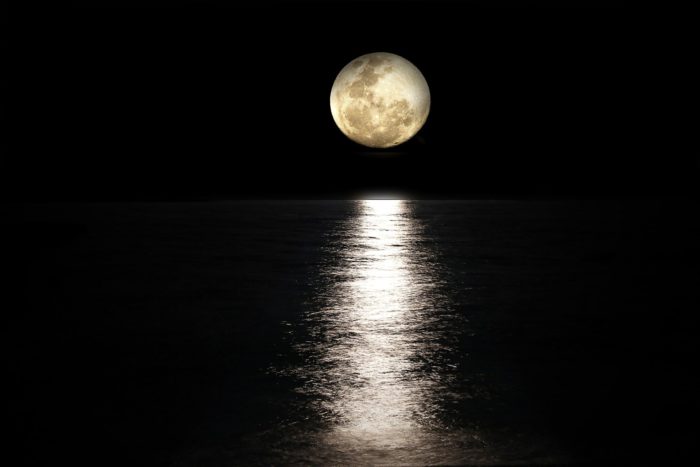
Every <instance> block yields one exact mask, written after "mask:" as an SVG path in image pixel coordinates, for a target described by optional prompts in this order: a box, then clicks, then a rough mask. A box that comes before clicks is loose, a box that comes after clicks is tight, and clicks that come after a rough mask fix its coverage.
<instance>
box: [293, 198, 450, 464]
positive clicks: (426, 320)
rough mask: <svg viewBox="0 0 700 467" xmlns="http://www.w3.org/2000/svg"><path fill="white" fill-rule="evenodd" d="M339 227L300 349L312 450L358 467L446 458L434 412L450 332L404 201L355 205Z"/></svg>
mask: <svg viewBox="0 0 700 467" xmlns="http://www.w3.org/2000/svg"><path fill="white" fill-rule="evenodd" d="M346 222H348V223H349V225H340V228H339V229H338V231H336V232H333V233H332V234H331V236H332V237H335V238H331V239H330V240H331V242H330V246H329V247H328V248H329V251H328V253H329V255H330V256H331V257H332V260H330V261H327V262H326V263H324V264H325V265H324V267H323V269H322V271H321V287H320V289H319V292H318V296H317V297H316V301H317V305H318V306H317V308H316V309H315V310H314V311H311V312H309V313H308V315H307V318H306V321H307V323H306V325H307V326H308V328H309V329H310V338H309V340H308V341H307V342H305V343H304V344H303V345H301V346H300V348H299V350H300V352H301V353H302V354H303V355H304V356H305V361H306V363H305V365H303V366H302V368H299V372H298V374H299V375H300V376H301V378H302V379H303V380H304V382H303V385H302V387H300V388H299V391H300V392H302V393H304V394H307V395H309V396H311V398H312V400H313V401H314V402H313V404H314V409H315V411H316V412H317V414H318V415H320V417H322V419H323V422H324V424H325V427H324V429H322V430H321V431H322V432H323V435H322V436H321V440H320V442H321V445H322V446H323V447H325V448H326V449H330V450H331V451H332V452H335V453H342V454H345V455H347V456H349V458H350V459H353V460H354V461H356V462H360V463H363V462H370V463H372V462H388V463H396V462H410V461H420V462H445V461H450V460H454V459H451V458H450V453H449V452H446V451H445V449H448V446H447V443H449V440H448V439H447V438H446V437H445V436H444V431H445V430H447V429H448V428H449V427H448V426H446V423H445V421H444V420H443V417H441V413H442V412H443V409H444V407H445V406H446V405H448V404H449V402H450V400H449V399H450V397H452V396H451V393H450V391H449V385H450V383H451V379H452V378H453V377H454V372H453V371H451V370H452V369H453V368H454V367H455V365H454V364H453V363H451V360H450V357H451V353H452V352H453V349H452V348H451V343H452V342H453V341H454V339H455V338H456V335H455V333H456V331H455V329H457V328H456V327H455V326H452V325H451V324H452V321H453V320H454V319H455V318H454V317H453V316H452V315H450V303H449V299H448V297H447V295H446V294H445V293H444V291H443V290H441V279H440V271H439V267H438V263H437V261H436V253H437V252H435V251H433V250H432V247H431V245H429V244H428V243H427V242H426V241H425V239H424V238H423V232H422V226H421V224H420V223H419V222H418V220H416V219H415V218H414V217H413V213H412V210H411V205H410V203H407V202H404V201H399V200H366V201H361V202H358V205H357V215H356V216H354V217H352V218H351V219H349V220H347V221H346ZM446 455H447V457H446ZM407 456H408V457H407Z"/></svg>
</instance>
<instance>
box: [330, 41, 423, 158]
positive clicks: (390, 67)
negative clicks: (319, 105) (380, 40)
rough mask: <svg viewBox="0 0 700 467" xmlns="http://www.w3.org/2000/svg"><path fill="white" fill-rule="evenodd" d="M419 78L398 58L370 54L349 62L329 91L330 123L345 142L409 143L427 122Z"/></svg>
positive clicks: (374, 145) (373, 145) (380, 145)
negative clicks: (338, 131) (337, 129)
mask: <svg viewBox="0 0 700 467" xmlns="http://www.w3.org/2000/svg"><path fill="white" fill-rule="evenodd" d="M429 112H430V89H429V88H428V83H427V82H426V81H425V78H424V77H423V74H422V73H421V72H420V70H418V68H416V66H415V65H413V64H412V63H411V62H409V61H408V60H406V59H405V58H403V57H400V56H398V55H395V54H392V53H387V52H375V53H371V54H367V55H362V56H361V57H358V58H356V59H355V60H353V61H351V62H350V63H348V64H347V65H346V66H345V67H344V68H343V69H342V70H340V73H338V76H337V77H336V79H335V82H334V83H333V88H332V89H331V113H332V114H333V120H335V123H336V125H338V128H340V131H342V132H343V133H344V134H345V135H346V136H347V137H348V138H350V139H351V140H353V141H355V142H356V143H360V144H362V145H364V146H369V147H371V148H389V147H392V146H396V145H398V144H401V143H404V142H406V141H408V140H409V139H411V138H412V137H413V136H414V135H415V134H416V133H418V130H420V129H421V127H422V126H423V124H424V123H425V121H426V120H427V118H428V113H429Z"/></svg>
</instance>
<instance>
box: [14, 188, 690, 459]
mask: <svg viewBox="0 0 700 467" xmlns="http://www.w3.org/2000/svg"><path fill="white" fill-rule="evenodd" d="M25 214H26V216H25V222H24V223H23V224H22V237H23V244H24V245H28V246H29V248H28V249H27V251H26V252H25V253H26V255H27V256H26V257H27V258H28V260H27V261H26V269H27V270H26V273H25V274H26V276H25V278H26V282H25V284H26V289H27V290H26V292H27V294H26V297H27V298H26V301H27V303H28V304H29V308H28V309H29V310H30V311H29V313H27V314H25V315H23V317H22V318H21V319H20V320H19V322H18V323H17V324H18V329H20V330H25V331H28V334H29V335H30V337H29V338H28V339H26V340H23V341H22V343H20V344H19V345H18V347H17V348H16V351H17V352H18V353H20V354H22V355H25V356H28V358H27V359H26V363H25V364H23V365H20V366H18V368H19V369H20V375H21V378H22V380H23V381H24V382H25V383H26V387H25V390H24V391H23V393H22V396H21V397H20V401H19V402H18V403H19V404H20V406H21V407H22V409H21V410H18V415H19V417H18V422H17V423H18V427H19V429H20V430H21V432H22V433H23V434H25V435H26V437H27V439H30V440H31V441H30V442H28V443H27V445H26V446H25V452H26V457H27V459H28V460H43V459H45V458H51V459H54V458H70V459H72V460H73V462H75V463H93V462H94V463H95V465H97V464H104V463H111V462H114V463H126V462H128V463H130V464H132V465H133V464H143V465H173V466H192V465H203V466H209V465H212V466H223V465H227V466H228V465H250V464H261V465H284V464H305V465H308V464H315V465H327V464H331V465H341V464H342V465H346V464H355V465H434V464H441V465H445V464H449V465H500V464H569V463H574V464H576V463H588V462H590V463H597V462H600V461H610V460H612V461H615V462H623V463H624V462H627V461H630V460H631V459H632V460H634V459H642V458H652V459H657V460H666V461H668V460H671V459H674V458H676V457H677V456H678V455H680V454H682V453H685V452H687V451H688V450H689V449H690V446H691V445H692V439H694V437H695V436H696V435H697V429H695V428H688V426H689V425H690V424H687V423H686V422H688V421H690V420H693V419H694V418H695V416H696V415H697V403H696V402H695V389H696V387H695V385H694V383H693V381H692V378H691V377H690V376H689V371H690V370H689V368H690V365H691V361H692V358H691V356H693V355H695V354H696V350H697V344H696V343H695V334H694V333H695V331H696V329H697V327H696V326H695V325H694V322H692V321H689V320H688V319H687V318H688V316H690V315H691V314H692V313H691V311H690V310H691V309H692V308H693V304H694V303H695V302H694V294H693V292H692V291H693V290H694V286H695V285H696V276H694V275H693V274H690V273H689V271H692V265H693V264H694V262H693V260H692V259H691V258H692V255H687V256H684V254H688V253H689V252H688V251H687V250H685V248H686V247H687V245H690V244H691V243H692V242H690V241H688V240H689V238H690V233H689V232H686V231H684V230H683V229H680V228H673V225H670V224H668V219H666V218H665V217H664V211H663V206H661V205H659V204H658V203H655V202H652V201H636V202H626V203H623V202H602V201H600V202H573V201H538V202H533V201H530V202H514V201H491V202H487V201H474V202H456V201H455V202H444V201H443V202H437V201H435V202H430V201H420V202H414V201H396V200H369V201H300V202H293V201H280V202H274V201H256V202H253V201H248V202H225V203H224V202H222V203H191V204H187V203H176V204H109V205H72V206H68V205H63V206H56V205H50V206H33V207H30V208H27V211H26V213H25ZM668 229H673V230H672V231H669V230H668ZM671 240H673V241H671ZM38 323H41V324H40V325H38ZM29 362H31V363H29Z"/></svg>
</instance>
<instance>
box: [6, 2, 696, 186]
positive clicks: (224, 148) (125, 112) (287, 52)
mask: <svg viewBox="0 0 700 467" xmlns="http://www.w3.org/2000/svg"><path fill="white" fill-rule="evenodd" d="M98 4H99V3H98ZM103 4H104V5H107V6H109V5H113V4H116V5H118V4H119V2H112V3H110V2H104V3H103ZM121 4H122V5H127V4H128V2H127V3H121ZM216 4H217V2H184V3H181V5H184V6H193V7H194V6H200V7H201V6H205V7H206V6H212V5H213V6H216ZM218 4H221V2H218ZM502 4H503V3H501V4H498V5H502ZM570 4H571V5H574V3H570ZM178 5H180V4H178ZM482 5H484V2H481V3H479V2H474V3H441V2H437V3H436V2H383V3H377V2H344V3H338V2H326V3H319V2H317V3H303V4H300V3H294V2H278V3H267V4H265V5H263V6H262V7H258V8H244V7H239V8H229V9H212V8H182V9H169V10H145V9H138V10H123V9H111V10H98V9H71V10H63V11H58V12H55V13H52V14H51V15H48V14H43V15H37V21H36V22H37V28H36V30H37V31H39V33H38V36H37V37H28V38H27V39H26V42H27V44H28V45H29V47H28V48H27V53H26V54H23V55H22V56H21V64H20V65H21V66H19V68H18V71H19V73H18V78H19V79H18V80H17V82H16V83H15V84H16V85H15V87H14V88H13V89H16V90H17V91H19V92H18V93H17V95H18V96H19V97H20V102H21V106H20V107H19V108H18V110H17V114H16V115H10V116H9V117H10V119H16V121H18V122H21V123H22V125H21V127H22V128H23V129H22V130H20V131H19V133H18V136H19V139H18V141H19V143H20V144H19V145H17V150H16V151H13V152H12V155H11V160H10V161H9V164H10V168H11V169H13V170H11V171H12V173H13V174H16V175H17V176H16V177H15V176H13V177H12V178H13V180H12V184H11V186H12V190H11V194H10V196H11V197H16V198H19V199H31V200H47V199H48V200H53V199H62V200H65V199H68V200H119V199H127V200H138V199H199V198H227V197H234V198H235V197H254V198H255V197H343V196H357V195H361V194H363V193H401V194H405V195H407V196H424V197H480V196H487V197H490V196H504V197H507V196H516V197H523V196H525V197H527V196H583V197H605V196H666V195H685V194H688V193H690V192H693V191H694V190H695V188H694V183H693V182H694V179H695V178H696V175H697V164H696V163H694V162H693V161H692V159H691V158H688V157H686V158H685V159H683V157H682V156H673V155H670V154H668V151H666V152H665V153H664V151H663V150H662V146H663V141H664V139H663V137H662V136H661V135H660V132H659V131H656V130H658V128H654V126H653V124H650V122H651V121H652V118H651V117H652V116H653V114H654V108H653V106H654V99H653V97H652V94H653V89H651V91H652V92H650V87H649V67H650V65H649V63H648V60H646V59H645V58H646V57H648V50H647V48H646V43H647V42H646V41H645V40H644V37H643V36H640V32H641V31H642V28H640V27H639V25H637V24H636V23H635V22H634V21H631V20H630V18H628V16H627V15H626V12H625V11H624V10H618V9H539V8H530V9H529V8H524V9H482V8H472V7H473V6H477V7H478V6H482ZM372 51H389V52H393V53H397V54H399V55H402V56H404V57H406V58H407V59H409V60H411V61H412V62H413V63H415V64H416V65H417V66H418V67H419V68H420V69H421V70H422V72H423V73H424V75H425V77H426V79H427V81H428V83H429V85H430V87H431V93H432V108H431V114H430V117H429V119H428V122H427V123H426V125H425V127H424V128H423V130H422V131H421V132H420V133H419V134H418V136H417V137H416V138H414V139H413V140H411V141H410V142H408V143H406V144H405V145H402V146H399V147H398V148H396V149H395V150H391V151H384V152H382V151H371V150H367V149H365V148H363V147H361V146H358V145H356V144H355V143H352V142H350V141H349V140H347V139H346V138H345V137H344V136H343V135H342V134H341V133H340V131H339V130H338V129H337V128H336V127H335V125H334V123H333V120H332V118H331V115H330V111H329V104H328V95H329V90H330V87H331V85H332V83H333V80H334V78H335V75H336V74H337V72H338V71H339V70H340V69H341V68H342V67H343V66H344V65H345V64H346V63H347V62H349V61H350V60H352V59H353V58H355V57H356V56H358V55H361V54H364V53H368V52H372ZM385 153H386V154H385Z"/></svg>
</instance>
